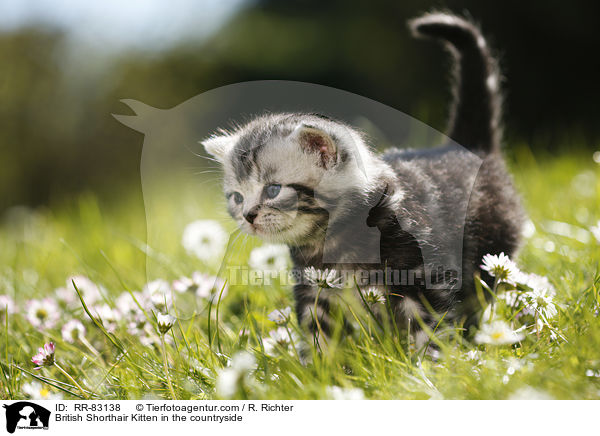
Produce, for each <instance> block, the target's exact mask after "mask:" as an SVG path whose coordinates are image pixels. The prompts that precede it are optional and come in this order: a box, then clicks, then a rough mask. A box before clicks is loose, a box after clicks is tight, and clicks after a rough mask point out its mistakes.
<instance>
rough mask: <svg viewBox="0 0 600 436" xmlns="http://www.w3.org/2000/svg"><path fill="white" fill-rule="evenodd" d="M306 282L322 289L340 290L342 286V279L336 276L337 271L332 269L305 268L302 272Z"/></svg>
mask: <svg viewBox="0 0 600 436" xmlns="http://www.w3.org/2000/svg"><path fill="white" fill-rule="evenodd" d="M304 274H305V276H306V281H307V282H308V283H309V284H311V285H315V286H318V287H320V288H322V289H332V288H342V287H343V286H344V284H343V282H342V277H338V276H337V271H336V270H334V269H332V270H329V269H325V270H320V269H315V267H314V266H311V267H310V268H306V269H305V270H304Z"/></svg>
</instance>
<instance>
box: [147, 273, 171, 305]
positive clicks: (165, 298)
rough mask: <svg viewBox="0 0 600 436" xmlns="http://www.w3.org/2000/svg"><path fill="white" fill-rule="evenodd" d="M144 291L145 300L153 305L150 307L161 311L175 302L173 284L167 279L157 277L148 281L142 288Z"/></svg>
mask: <svg viewBox="0 0 600 436" xmlns="http://www.w3.org/2000/svg"><path fill="white" fill-rule="evenodd" d="M142 293H143V295H144V297H145V300H146V301H147V302H148V303H149V305H150V306H151V307H149V309H152V308H154V309H158V310H161V311H167V310H169V309H170V308H171V305H172V304H173V296H172V295H171V286H170V285H169V282H167V281H166V280H162V279H157V280H153V281H151V282H148V283H146V286H144V289H142Z"/></svg>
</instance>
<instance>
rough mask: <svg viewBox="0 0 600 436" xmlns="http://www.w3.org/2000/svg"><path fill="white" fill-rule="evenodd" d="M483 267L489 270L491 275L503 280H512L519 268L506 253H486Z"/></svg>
mask: <svg viewBox="0 0 600 436" xmlns="http://www.w3.org/2000/svg"><path fill="white" fill-rule="evenodd" d="M481 269H482V270H484V271H487V272H488V273H489V274H490V275H491V276H493V277H496V278H497V279H498V280H499V281H501V282H509V283H510V282H512V281H513V280H514V276H515V275H516V274H517V273H518V271H519V268H518V267H517V264H516V263H514V262H513V261H512V260H510V258H509V257H508V256H507V255H506V254H504V253H500V254H499V255H496V254H486V255H485V256H483V265H481Z"/></svg>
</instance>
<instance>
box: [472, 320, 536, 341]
mask: <svg viewBox="0 0 600 436" xmlns="http://www.w3.org/2000/svg"><path fill="white" fill-rule="evenodd" d="M524 337H525V336H524V335H523V334H522V333H520V332H515V331H514V330H513V329H511V328H510V326H509V325H508V324H507V323H506V322H504V321H493V322H491V323H489V324H484V325H482V326H481V329H480V330H479V331H478V332H477V334H476V335H475V342H477V343H478V344H490V345H507V344H514V343H515V342H519V341H520V340H522V339H523V338H524Z"/></svg>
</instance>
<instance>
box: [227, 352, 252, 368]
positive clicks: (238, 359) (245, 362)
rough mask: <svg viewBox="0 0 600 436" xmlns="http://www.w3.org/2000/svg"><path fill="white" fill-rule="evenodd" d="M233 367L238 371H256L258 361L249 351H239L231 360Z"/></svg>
mask: <svg viewBox="0 0 600 436" xmlns="http://www.w3.org/2000/svg"><path fill="white" fill-rule="evenodd" d="M231 367H232V368H233V369H235V370H236V371H246V372H247V371H252V370H254V369H256V359H255V358H254V356H253V355H252V354H250V353H248V352H247V351H239V352H237V353H236V354H234V356H233V357H232V358H231Z"/></svg>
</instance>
